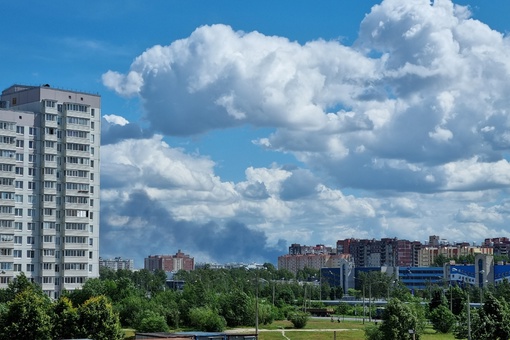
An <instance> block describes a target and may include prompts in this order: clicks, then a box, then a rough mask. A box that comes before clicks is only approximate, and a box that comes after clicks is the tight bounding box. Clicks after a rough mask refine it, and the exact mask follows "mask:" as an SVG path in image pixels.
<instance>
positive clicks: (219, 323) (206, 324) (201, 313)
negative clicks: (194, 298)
mask: <svg viewBox="0 0 510 340" xmlns="http://www.w3.org/2000/svg"><path fill="white" fill-rule="evenodd" d="M189 318H190V323H191V325H192V326H194V327H196V328H197V329H198V330H200V331H205V332H222V331H223V330H224V329H225V327H226V326H227V322H226V321H225V319H224V318H223V317H222V316H220V315H219V314H218V313H216V312H215V311H213V310H212V309H211V308H209V307H196V308H192V309H190V311H189Z"/></svg>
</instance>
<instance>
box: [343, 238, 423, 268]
mask: <svg viewBox="0 0 510 340" xmlns="http://www.w3.org/2000/svg"><path fill="white" fill-rule="evenodd" d="M420 248H421V243H420V242H417V241H408V240H399V239H397V238H383V239H381V240H375V239H371V240H369V239H346V240H338V241H337V253H338V254H350V255H351V256H352V257H353V259H354V264H355V266H356V267H383V266H386V267H398V266H416V265H417V259H416V252H417V251H418V250H419V249H420Z"/></svg>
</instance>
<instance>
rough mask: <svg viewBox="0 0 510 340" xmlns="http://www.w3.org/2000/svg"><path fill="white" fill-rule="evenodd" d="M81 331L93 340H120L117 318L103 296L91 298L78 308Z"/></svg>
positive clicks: (120, 333) (121, 335)
mask: <svg viewBox="0 0 510 340" xmlns="http://www.w3.org/2000/svg"><path fill="white" fill-rule="evenodd" d="M78 313H79V317H80V324H81V325H80V326H81V331H82V333H83V335H84V336H86V337H89V338H91V339H94V340H121V339H124V334H123V332H122V330H121V328H120V322H119V317H118V315H117V314H116V313H114V311H113V308H112V305H111V304H110V302H108V299H107V298H106V297H105V296H96V297H92V298H90V299H89V300H87V301H85V303H84V304H83V305H81V306H80V307H79V308H78Z"/></svg>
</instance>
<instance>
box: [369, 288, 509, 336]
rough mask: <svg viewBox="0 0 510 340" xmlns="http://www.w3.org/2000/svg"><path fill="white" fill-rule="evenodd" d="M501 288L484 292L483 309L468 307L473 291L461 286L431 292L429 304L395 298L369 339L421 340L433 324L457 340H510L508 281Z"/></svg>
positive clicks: (414, 299)
mask: <svg viewBox="0 0 510 340" xmlns="http://www.w3.org/2000/svg"><path fill="white" fill-rule="evenodd" d="M498 288H499V289H496V290H494V292H495V293H497V294H498V296H496V295H495V294H493V292H491V291H486V292H484V294H483V295H484V297H483V303H482V304H481V307H480V308H472V307H471V306H469V307H468V301H469V300H468V294H470V292H469V290H463V289H461V288H460V287H458V286H455V287H451V288H450V289H448V290H444V289H441V288H439V287H436V288H435V289H434V290H433V291H432V292H431V299H430V302H429V304H428V305H423V304H422V303H420V300H419V299H417V298H414V297H409V296H408V297H407V301H401V300H400V299H396V298H394V299H392V300H390V302H389V303H388V305H387V306H386V308H385V310H384V313H383V315H382V322H381V323H380V325H371V326H369V327H367V328H366V330H365V334H366V338H367V339H368V340H382V339H414V338H415V339H419V338H420V335H421V334H422V333H423V330H424V329H425V325H426V322H427V321H429V322H430V323H431V324H432V326H433V328H434V329H435V330H436V331H437V332H438V333H450V332H453V333H454V335H455V338H457V339H466V338H468V335H471V338H472V339H478V340H489V339H494V340H498V339H501V340H503V339H510V308H509V306H508V303H507V301H508V295H507V293H508V292H509V290H508V289H510V284H509V282H508V281H505V282H503V283H502V284H501V285H500V286H499V287H498Z"/></svg>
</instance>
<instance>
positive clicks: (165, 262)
mask: <svg viewBox="0 0 510 340" xmlns="http://www.w3.org/2000/svg"><path fill="white" fill-rule="evenodd" d="M144 269H147V270H150V271H154V270H163V271H165V272H176V271H178V270H186V271H190V270H194V269H195V259H194V258H193V257H190V256H189V255H187V254H184V253H183V252H181V250H180V249H179V251H178V252H177V253H176V254H175V255H149V257H146V258H145V259H144Z"/></svg>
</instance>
